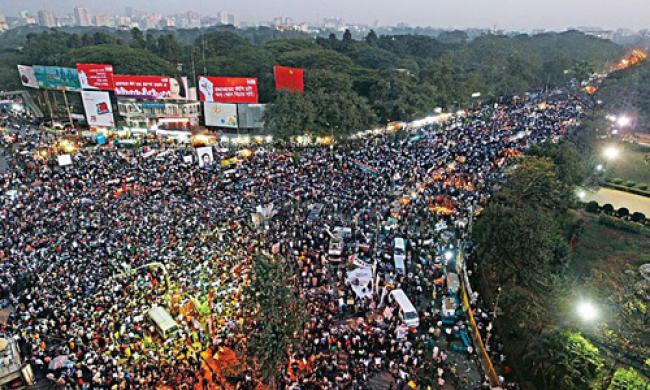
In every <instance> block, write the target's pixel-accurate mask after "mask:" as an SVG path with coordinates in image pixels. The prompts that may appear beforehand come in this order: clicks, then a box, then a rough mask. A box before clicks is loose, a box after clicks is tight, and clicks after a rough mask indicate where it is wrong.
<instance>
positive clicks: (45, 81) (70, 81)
mask: <svg viewBox="0 0 650 390" xmlns="http://www.w3.org/2000/svg"><path fill="white" fill-rule="evenodd" d="M32 68H33V69H34V75H35V76H36V80H38V86H39V87H40V88H46V89H59V90H66V91H79V90H81V84H79V75H78V73H77V69H75V68H63V67H60V66H42V65H34V66H33V67H32Z"/></svg>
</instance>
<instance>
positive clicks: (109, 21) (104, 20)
mask: <svg viewBox="0 0 650 390" xmlns="http://www.w3.org/2000/svg"><path fill="white" fill-rule="evenodd" d="M93 19H94V21H95V26H98V27H115V22H114V21H113V17H112V16H106V15H95V16H94V17H93Z"/></svg>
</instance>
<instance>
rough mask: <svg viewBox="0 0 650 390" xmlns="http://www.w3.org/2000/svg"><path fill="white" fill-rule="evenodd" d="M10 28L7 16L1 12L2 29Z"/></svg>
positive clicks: (0, 24)
mask: <svg viewBox="0 0 650 390" xmlns="http://www.w3.org/2000/svg"><path fill="white" fill-rule="evenodd" d="M7 29H9V26H8V25H7V18H5V16H4V15H3V14H0V31H5V30H7Z"/></svg>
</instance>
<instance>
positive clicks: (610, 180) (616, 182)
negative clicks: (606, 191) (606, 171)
mask: <svg viewBox="0 0 650 390" xmlns="http://www.w3.org/2000/svg"><path fill="white" fill-rule="evenodd" d="M608 181H609V182H610V183H614V184H622V183H623V179H621V178H618V177H615V178H612V179H608Z"/></svg>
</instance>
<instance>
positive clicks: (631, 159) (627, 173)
mask: <svg viewBox="0 0 650 390" xmlns="http://www.w3.org/2000/svg"><path fill="white" fill-rule="evenodd" d="M608 145H611V144H610V143H604V144H603V145H602V149H604V148H605V147H607V146H608ZM618 147H619V148H620V149H621V154H620V156H619V157H618V158H617V159H615V160H613V161H610V162H608V163H607V170H606V172H605V176H606V177H607V178H616V177H617V178H621V179H623V180H632V181H635V182H637V183H645V184H647V185H648V186H649V187H650V165H648V164H646V163H645V161H644V158H645V156H646V155H647V154H650V148H649V147H643V146H640V145H632V144H628V143H624V142H621V143H619V144H618Z"/></svg>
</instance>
